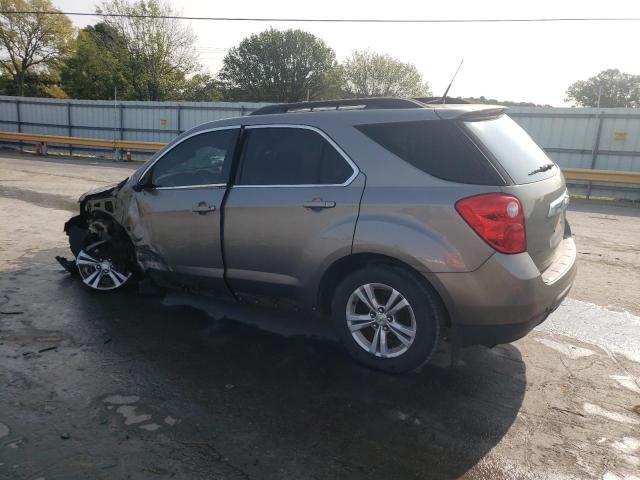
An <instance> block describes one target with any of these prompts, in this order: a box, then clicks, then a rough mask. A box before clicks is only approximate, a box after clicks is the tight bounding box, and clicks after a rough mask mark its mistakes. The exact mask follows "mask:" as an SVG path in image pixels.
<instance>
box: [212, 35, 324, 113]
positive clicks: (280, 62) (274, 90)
mask: <svg viewBox="0 0 640 480" xmlns="http://www.w3.org/2000/svg"><path fill="white" fill-rule="evenodd" d="M336 66H337V63H336V55H335V52H334V51H333V50H332V49H331V48H330V47H328V46H327V45H326V44H325V43H324V41H323V40H321V39H319V38H318V37H316V36H315V35H313V34H311V33H308V32H305V31H303V30H284V31H282V30H275V29H273V28H271V29H269V30H265V31H264V32H261V33H259V34H254V35H251V36H250V37H247V38H245V39H244V40H242V41H241V42H240V44H239V45H238V46H237V47H233V48H232V49H231V50H229V52H228V53H227V55H226V56H225V58H224V61H223V66H222V70H221V71H220V79H221V80H222V82H223V83H224V85H225V90H226V91H225V96H226V98H227V99H234V100H240V99H241V100H247V101H275V102H296V101H300V100H306V99H307V98H308V99H318V98H323V97H324V96H326V95H327V92H328V91H330V89H331V87H332V81H333V79H334V78H335V75H334V72H335V69H336Z"/></svg>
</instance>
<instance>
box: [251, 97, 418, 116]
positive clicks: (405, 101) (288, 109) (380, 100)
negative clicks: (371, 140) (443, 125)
mask: <svg viewBox="0 0 640 480" xmlns="http://www.w3.org/2000/svg"><path fill="white" fill-rule="evenodd" d="M424 106H425V105H424V104H423V103H422V102H420V101H419V100H417V99H413V98H395V97H372V98H349V99H344V100H319V101H313V102H296V103H278V104H275V105H267V106H266V107H262V108H259V109H258V110H255V111H254V112H252V113H251V115H269V114H272V113H293V112H313V111H314V110H355V109H362V110H383V109H390V108H424Z"/></svg>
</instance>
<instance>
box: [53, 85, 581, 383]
mask: <svg viewBox="0 0 640 480" xmlns="http://www.w3.org/2000/svg"><path fill="white" fill-rule="evenodd" d="M568 200H569V197H568V194H567V190H566V186H565V181H564V178H563V176H562V173H561V172H560V169H559V168H558V166H557V165H556V164H555V163H553V162H551V161H550V160H549V158H548V157H547V156H546V155H545V153H544V152H543V151H542V150H541V149H540V148H539V147H538V146H537V145H536V144H535V143H534V142H533V141H532V140H531V138H530V137H529V136H528V135H527V134H526V133H525V132H524V131H523V130H522V129H521V128H520V127H519V126H518V125H517V124H516V123H515V122H513V121H512V120H511V119H510V118H509V117H508V116H507V115H506V114H505V109H504V108H502V107H495V106H486V105H429V104H425V103H422V102H420V101H417V100H413V99H402V98H377V99H356V100H341V101H332V102H306V103H301V104H283V105H274V106H269V107H265V108H263V109H261V110H258V111H256V112H254V113H253V114H252V115H250V116H246V117H241V118H230V119H225V120H219V121H215V122H211V123H206V124H204V125H200V126H198V127H196V128H193V129H192V130H190V131H188V132H186V133H184V134H182V135H180V136H179V137H178V138H176V139H175V140H174V141H172V142H171V143H170V144H168V145H167V146H166V147H165V148H163V149H162V150H161V151H159V152H158V153H156V154H155V155H154V156H153V157H152V158H151V159H149V160H148V161H147V162H146V163H145V164H144V165H142V166H141V167H140V168H139V169H138V171H137V172H136V173H135V174H133V175H132V176H131V177H130V178H129V179H126V180H124V181H122V182H121V183H119V184H118V185H116V186H112V187H110V188H105V189H100V190H96V191H92V192H88V193H87V194H85V195H83V196H82V197H81V198H80V215H78V216H76V217H73V218H72V219H71V220H69V221H68V222H67V224H66V225H65V231H66V232H67V234H68V235H69V238H70V244H71V250H72V252H73V254H74V256H75V261H74V262H73V264H71V262H67V263H66V265H67V267H69V266H70V265H71V266H73V269H75V270H77V272H78V273H79V275H80V277H81V279H82V282H83V283H84V284H85V285H86V286H87V287H88V288H90V289H93V290H114V289H118V288H121V287H124V286H125V285H128V284H131V283H132V279H134V278H136V277H137V278H141V277H143V276H144V278H145V279H151V280H152V281H153V282H154V283H155V284H158V285H161V286H166V287H173V288H179V289H187V290H189V291H192V292H202V293H204V294H208V295H213V296H218V297H221V298H227V299H230V300H232V301H234V302H250V303H254V304H255V303H258V304H260V305H264V306H271V307H278V308H301V307H302V308H310V309H313V310H315V311H316V312H319V313H320V314H322V316H323V317H325V318H327V319H329V318H330V319H331V320H328V321H332V322H333V325H334V327H335V329H336V333H337V334H338V335H339V337H340V338H341V340H342V342H343V343H344V345H345V347H346V349H347V350H348V351H349V352H350V353H351V354H352V355H353V356H354V357H355V358H356V359H357V360H359V361H361V362H362V363H364V364H366V365H368V366H371V367H374V368H378V369H382V370H387V371H407V370H411V369H415V368H416V367H418V366H420V365H422V364H423V363H425V362H426V361H428V360H429V359H430V358H431V357H432V355H433V354H434V352H435V351H436V350H437V349H438V348H439V346H441V345H442V344H450V345H452V346H453V347H454V348H453V349H452V351H453V352H457V351H459V349H460V347H463V346H466V345H473V344H484V345H489V346H492V345H495V344H498V343H505V342H511V341H514V340H516V339H518V338H520V337H522V336H524V335H525V334H526V333H527V332H529V331H530V330H531V329H532V328H533V327H535V326H536V325H538V324H539V323H540V322H542V321H543V320H544V319H545V318H546V317H547V316H548V315H549V313H551V312H552V311H553V310H554V309H556V308H557V307H558V305H559V304H560V302H562V300H563V299H564V298H565V296H566V295H567V293H568V292H569V289H570V288H571V285H572V283H573V281H574V278H575V274H576V265H575V259H576V248H575V244H574V240H573V237H572V235H571V230H570V228H569V225H568V223H567V221H566V218H565V210H566V206H567V204H568ZM61 262H62V263H64V260H63V259H61Z"/></svg>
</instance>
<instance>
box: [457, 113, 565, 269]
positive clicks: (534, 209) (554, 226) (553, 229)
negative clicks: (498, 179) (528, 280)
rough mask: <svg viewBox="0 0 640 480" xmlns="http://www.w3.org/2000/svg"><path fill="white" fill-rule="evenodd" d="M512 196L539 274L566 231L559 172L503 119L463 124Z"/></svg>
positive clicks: (503, 117)
mask: <svg viewBox="0 0 640 480" xmlns="http://www.w3.org/2000/svg"><path fill="white" fill-rule="evenodd" d="M464 125H465V127H466V129H467V130H468V131H469V132H470V133H471V136H472V137H473V138H474V139H475V140H476V141H477V142H478V143H479V144H480V145H481V146H482V147H483V150H484V151H485V154H486V155H487V156H489V158H490V160H491V161H492V162H493V163H494V166H495V167H496V168H497V169H498V170H499V171H500V172H501V173H502V175H503V177H505V179H506V180H507V183H508V185H507V186H505V187H502V188H501V189H502V190H503V191H504V192H505V193H508V194H511V195H515V196H516V197H518V199H519V200H520V202H521V203H522V208H523V210H524V215H525V229H526V236H527V252H528V253H529V255H530V256H531V258H532V259H533V261H534V262H535V264H536V266H537V267H538V270H540V272H543V271H544V270H546V268H547V267H548V266H549V265H550V264H551V263H552V262H553V257H554V253H555V250H556V248H557V247H558V245H559V244H560V242H561V241H562V239H563V237H564V231H565V223H566V218H565V211H566V206H567V205H568V199H569V197H568V195H567V191H566V185H565V182H564V177H563V176H562V173H561V172H560V168H559V167H558V166H557V165H556V164H555V163H553V162H552V161H551V160H550V159H549V157H547V155H546V154H545V153H544V151H543V150H542V149H541V148H540V147H538V145H536V143H535V142H534V141H533V140H532V139H531V137H529V135H528V134H527V133H526V132H525V131H524V130H523V129H522V128H521V127H520V126H519V125H518V124H517V123H515V122H514V121H513V120H511V119H510V118H509V117H508V116H506V115H500V116H498V117H493V118H488V119H487V118H486V117H484V119H482V117H478V118H477V119H473V121H464Z"/></svg>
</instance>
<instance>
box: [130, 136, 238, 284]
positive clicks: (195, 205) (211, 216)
mask: <svg viewBox="0 0 640 480" xmlns="http://www.w3.org/2000/svg"><path fill="white" fill-rule="evenodd" d="M238 134H239V128H231V129H230V128H227V129H218V130H213V131H207V132H203V133H198V134H195V135H193V136H191V137H187V138H186V139H185V140H183V141H182V142H181V143H179V144H177V145H175V146H174V147H173V148H172V149H170V150H168V151H167V152H166V153H165V154H164V155H162V156H161V157H160V158H159V159H158V161H157V162H156V163H154V164H153V165H152V166H151V168H150V169H149V170H147V172H146V173H145V174H144V176H143V178H142V179H141V182H140V184H141V186H143V189H142V190H141V191H140V192H138V193H136V200H137V204H138V210H139V214H140V220H141V221H142V223H143V225H144V228H145V236H146V238H145V241H146V243H147V245H146V247H147V248H148V251H143V252H141V254H140V253H139V255H138V257H139V258H140V257H141V256H142V258H143V259H145V260H143V262H145V261H146V262H148V263H147V264H146V265H145V266H146V267H147V268H148V270H149V273H150V274H151V276H152V277H154V278H155V279H156V280H157V281H159V282H160V283H164V284H169V285H171V286H178V287H186V288H189V289H192V290H194V289H195V290H205V291H207V292H208V293H212V294H216V293H222V294H226V293H227V291H226V290H227V289H226V286H225V284H224V263H223V258H222V240H221V237H220V231H221V228H220V227H221V225H220V222H221V205H222V201H223V199H224V195H225V192H226V189H227V184H228V181H229V171H230V166H231V162H232V160H233V152H234V149H235V145H236V141H237V138H238Z"/></svg>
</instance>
